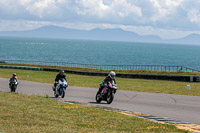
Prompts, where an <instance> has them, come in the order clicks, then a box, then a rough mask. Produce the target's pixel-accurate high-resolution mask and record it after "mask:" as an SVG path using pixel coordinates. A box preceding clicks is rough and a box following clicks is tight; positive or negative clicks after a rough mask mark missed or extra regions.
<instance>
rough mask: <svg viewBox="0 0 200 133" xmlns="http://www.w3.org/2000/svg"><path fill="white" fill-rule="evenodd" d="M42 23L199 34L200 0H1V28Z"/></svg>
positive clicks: (164, 34)
mask: <svg viewBox="0 0 200 133" xmlns="http://www.w3.org/2000/svg"><path fill="white" fill-rule="evenodd" d="M45 25H57V26H64V27H66V28H72V29H84V30H90V29H93V28H102V29H105V28H122V29H124V30H127V31H133V32H136V33H138V34H140V35H149V34H153V35H158V36H160V37H162V38H164V39H172V38H179V37H184V36H186V35H188V34H191V33H198V34H199V33H200V0H0V31H10V30H29V29H34V28H38V27H41V26H45Z"/></svg>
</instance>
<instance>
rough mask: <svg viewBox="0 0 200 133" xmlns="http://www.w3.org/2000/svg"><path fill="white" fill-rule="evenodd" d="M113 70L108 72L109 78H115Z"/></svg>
mask: <svg viewBox="0 0 200 133" xmlns="http://www.w3.org/2000/svg"><path fill="white" fill-rule="evenodd" d="M115 75H116V74H115V72H114V71H111V72H110V73H109V76H110V77H111V79H115Z"/></svg>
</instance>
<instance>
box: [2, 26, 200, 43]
mask: <svg viewBox="0 0 200 133" xmlns="http://www.w3.org/2000/svg"><path fill="white" fill-rule="evenodd" d="M0 36H14V37H45V38H65V39H85V40H110V41H131V42H156V43H181V44H186V43H187V44H200V35H199V34H191V35H189V36H187V37H184V38H180V39H173V40H164V39H162V38H160V37H159V36H156V35H139V34H137V33H135V32H130V31H124V30H122V29H99V28H96V29H92V30H89V31H87V30H76V29H69V28H65V27H59V26H53V25H51V26H44V27H40V28H37V29H33V30H26V31H0Z"/></svg>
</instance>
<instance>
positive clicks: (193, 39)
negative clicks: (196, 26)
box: [169, 34, 200, 44]
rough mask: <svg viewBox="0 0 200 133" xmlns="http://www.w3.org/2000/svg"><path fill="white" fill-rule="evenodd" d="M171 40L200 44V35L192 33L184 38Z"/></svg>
mask: <svg viewBox="0 0 200 133" xmlns="http://www.w3.org/2000/svg"><path fill="white" fill-rule="evenodd" d="M169 42H174V43H181V44H200V35H199V34H190V35H188V36H186V37H184V38H179V39H173V40H169Z"/></svg>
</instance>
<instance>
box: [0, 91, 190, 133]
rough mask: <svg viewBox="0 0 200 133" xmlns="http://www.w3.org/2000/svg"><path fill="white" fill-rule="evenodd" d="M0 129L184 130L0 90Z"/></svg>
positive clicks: (36, 131)
mask: <svg viewBox="0 0 200 133" xmlns="http://www.w3.org/2000/svg"><path fill="white" fill-rule="evenodd" d="M0 132H3V133H6V132H7V133H11V132H13V133H14V132H20V133H25V132H30V133H39V132H48V133H51V132H52V133H55V132H69V133H72V132H137V133H144V132H155V133H160V132H162V133H164V132H166V133H168V132H177V133H179V132H180V133H185V132H187V131H184V130H179V129H177V128H176V127H175V126H174V125H168V124H159V123H155V122H151V121H149V120H145V119H139V118H136V117H130V116H126V115H122V114H119V113H117V112H113V111H106V110H104V109H102V108H94V107H89V106H86V105H79V104H69V103H60V102H57V101H55V100H53V99H49V98H45V97H41V96H27V95H22V94H17V93H5V92H0Z"/></svg>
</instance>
